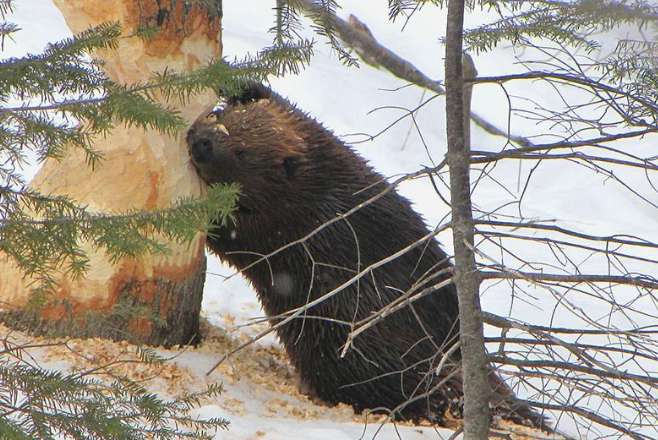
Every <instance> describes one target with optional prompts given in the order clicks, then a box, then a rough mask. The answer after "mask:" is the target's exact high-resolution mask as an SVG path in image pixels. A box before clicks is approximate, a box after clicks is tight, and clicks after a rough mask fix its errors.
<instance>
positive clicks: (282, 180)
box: [187, 86, 310, 210]
mask: <svg viewBox="0 0 658 440" xmlns="http://www.w3.org/2000/svg"><path fill="white" fill-rule="evenodd" d="M304 119H306V116H305V115H304V114H303V113H301V112H299V111H298V110H296V109H294V107H292V105H291V104H289V103H287V101H285V100H283V99H282V98H280V97H279V96H276V95H273V94H272V92H270V90H269V89H267V88H265V87H262V86H252V87H250V88H248V89H247V90H245V91H244V93H243V94H242V95H240V96H239V97H238V98H233V99H231V100H229V101H228V102H227V103H225V104H224V105H223V106H221V107H218V108H216V109H215V110H214V111H212V112H211V113H209V114H207V115H202V116H201V117H200V118H199V119H198V120H197V121H196V122H195V123H194V124H193V125H192V127H191V128H190V130H189V132H188V134H187V145H188V150H189V154H190V158H191V161H192V163H193V164H194V166H195V168H196V169H197V171H198V173H199V176H200V177H201V178H202V179H203V180H204V181H205V182H206V183H208V184H209V185H212V184H215V183H238V184H239V185H240V187H241V192H242V196H241V198H240V206H241V208H248V209H249V210H254V209H258V206H259V205H260V204H263V203H264V204H266V205H267V204H269V203H271V202H274V201H279V202H284V201H285V200H290V198H291V196H293V197H294V194H297V195H299V187H300V185H302V184H303V183H302V182H303V180H304V177H305V175H306V177H309V176H308V173H309V170H308V167H306V166H305V164H307V162H308V157H307V156H308V154H309V146H308V144H307V139H305V136H304V134H303V133H302V131H303V128H304V127H303V125H304V124H303V123H302V121H303V120H304ZM309 120H310V118H309Z"/></svg>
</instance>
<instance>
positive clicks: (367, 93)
mask: <svg viewBox="0 0 658 440" xmlns="http://www.w3.org/2000/svg"><path fill="white" fill-rule="evenodd" d="M341 3H342V4H343V10H342V11H340V15H342V16H346V15H347V14H349V13H353V14H355V15H356V16H357V17H359V18H360V19H361V20H362V21H364V22H365V23H367V25H368V26H369V28H370V30H371V31H372V33H373V34H374V36H375V37H376V38H377V39H378V40H379V41H380V42H381V43H383V44H384V45H386V46H387V47H389V48H391V49H392V50H394V51H395V52H397V53H398V54H399V55H401V56H402V57H404V58H407V59H408V60H410V61H412V62H413V63H414V64H415V65H416V66H417V67H419V68H420V69H421V70H423V71H424V72H425V73H426V74H427V75H428V76H430V77H432V78H436V79H440V78H442V71H443V54H442V45H441V43H440V37H441V35H442V32H443V29H444V27H445V17H444V15H445V14H444V12H442V11H440V10H438V9H436V8H431V7H429V6H426V7H425V8H424V9H423V10H422V11H421V12H420V13H418V14H416V15H415V16H414V18H413V19H412V20H411V21H410V23H409V24H407V25H406V27H404V29H403V24H404V23H403V21H400V22H396V23H393V24H391V23H390V22H389V21H388V18H387V13H386V7H385V5H384V4H378V5H377V7H373V6H372V3H371V2H365V1H359V0H351V1H345V2H341ZM273 4H274V3H273V2H272V1H265V0H250V1H249V2H245V1H243V0H240V1H238V0H224V21H223V29H224V30H223V32H224V33H223V42H224V50H225V53H224V55H225V56H226V57H227V58H229V59H231V58H232V57H238V58H241V57H243V56H244V55H245V53H247V52H251V53H255V52H256V51H258V50H259V49H260V48H262V47H264V46H267V45H269V44H270V43H271V35H269V34H268V33H267V29H269V28H270V27H271V26H272V24H273V23H274V17H273V12H272V7H273ZM482 14H483V13H477V14H475V15H473V16H471V17H470V18H469V20H471V23H477V22H479V21H481V20H482V18H483V15H482ZM11 21H13V22H14V23H17V24H18V25H19V26H20V27H21V28H23V31H22V32H20V33H19V34H18V35H17V36H16V41H15V42H12V41H8V42H6V44H5V48H4V51H3V56H5V57H8V56H19V55H21V54H24V53H26V52H39V51H40V50H41V49H42V48H43V47H44V45H45V44H46V43H47V42H49V41H56V40H58V39H61V38H64V37H66V36H69V35H70V32H69V31H68V29H67V27H66V25H65V23H64V21H63V19H62V17H61V15H60V14H59V12H58V11H57V9H56V8H55V7H54V6H53V5H52V3H51V1H50V0H18V1H17V2H16V11H15V13H14V14H13V15H12V17H11ZM309 35H310V34H309ZM613 40H614V39H613ZM514 63H515V58H514V54H513V52H512V51H511V50H510V49H508V48H503V49H500V50H496V51H494V52H492V53H489V54H485V55H482V56H479V57H476V64H477V67H478V70H479V73H480V75H496V74H502V73H509V72H510V71H511V70H516V71H523V70H524V67H523V66H520V65H516V66H515V65H514ZM402 85H404V83H403V82H402V81H400V80H398V79H397V78H394V77H392V76H391V75H389V74H388V73H386V72H384V71H380V70H377V69H374V68H372V67H370V66H368V65H362V66H361V67H360V68H359V69H355V68H348V67H345V66H343V65H341V64H340V63H339V62H338V61H337V59H336V57H335V56H334V54H332V53H331V50H330V49H329V48H328V47H327V46H326V45H325V44H324V43H323V42H322V41H320V42H319V44H317V45H316V55H315V57H314V59H313V62H312V64H311V67H310V68H309V69H307V70H305V71H304V72H302V73H301V74H300V75H298V76H294V77H293V76H289V77H286V78H281V79H272V86H273V88H274V89H275V90H276V91H277V92H279V93H280V94H282V95H284V96H287V97H288V98H290V99H291V100H292V101H294V102H297V103H298V104H299V106H300V107H301V108H303V109H304V110H306V111H308V112H309V113H310V114H311V115H312V116H314V117H316V118H317V119H318V120H320V121H322V122H323V124H325V125H326V126H327V127H330V128H331V129H332V130H334V132H335V133H336V134H337V135H339V136H341V137H342V138H343V139H345V140H346V141H348V142H351V143H352V144H353V145H354V147H355V148H356V149H357V150H358V151H359V153H360V154H362V155H363V156H364V157H366V158H367V159H368V160H369V161H370V163H371V164H372V165H373V166H374V167H375V168H376V169H377V170H379V171H380V172H381V173H383V174H384V175H386V176H399V175H401V174H402V173H408V172H411V171H415V170H417V169H418V168H419V167H421V166H425V165H432V164H436V163H438V162H440V161H441V160H442V158H443V156H444V154H445V151H446V146H445V142H446V141H445V134H444V132H445V116H444V111H445V109H444V105H445V101H444V100H443V98H438V99H434V100H432V102H430V103H429V104H427V105H425V106H424V107H423V108H422V109H421V110H420V111H419V112H418V113H417V115H416V122H417V124H418V127H419V130H420V132H422V138H423V140H424V142H425V145H424V144H423V142H422V140H421V138H420V137H419V135H418V130H416V129H415V128H414V127H413V125H412V124H411V121H410V120H409V119H408V118H407V119H404V120H403V121H402V122H400V123H399V124H396V125H395V126H393V127H392V128H390V129H389V130H387V131H385V132H383V133H382V134H381V135H379V136H377V137H376V138H375V139H374V140H372V141H362V140H363V139H365V138H366V137H365V136H363V133H368V134H375V133H379V132H380V131H382V130H383V129H384V128H385V127H386V126H387V125H388V124H390V123H391V122H392V121H394V120H395V119H397V118H398V117H400V116H402V115H403V114H405V112H406V111H404V110H400V108H409V109H412V108H415V107H416V106H417V105H418V104H419V103H420V102H421V101H422V100H424V99H427V98H428V97H429V95H428V94H424V93H423V92H422V91H421V90H419V89H418V88H415V87H405V88H400V86H402ZM508 92H509V93H510V95H512V96H522V97H529V96H532V97H533V99H537V100H540V101H541V102H543V103H547V104H552V105H559V97H556V96H555V94H554V93H552V90H551V89H550V88H549V87H547V86H546V85H545V84H541V83H537V82H533V83H515V84H511V85H509V87H508ZM566 93H567V95H568V96H570V97H578V92H577V91H567V92H566ZM506 102H507V101H506V98H505V95H504V93H503V91H502V89H501V88H500V87H498V86H494V85H484V86H480V87H478V88H477V89H476V92H475V93H474V101H473V110H474V111H475V112H477V113H479V114H481V115H482V116H484V117H485V118H487V119H488V120H489V121H491V122H493V123H494V124H496V125H497V126H498V127H501V128H504V127H506V125H507V123H508V121H507V118H508V109H507V104H506ZM517 103H519V101H517ZM392 106H395V107H396V108H392ZM512 126H513V132H514V133H516V134H521V135H533V134H537V133H540V132H544V131H545V129H547V127H537V126H536V124H535V123H534V122H533V121H527V120H522V119H520V118H515V119H514V120H513V125H512ZM542 130H544V131H542ZM356 133H360V134H361V135H357V134H356ZM472 137H473V148H474V149H478V150H487V151H495V150H500V148H502V147H503V145H504V143H505V142H504V140H503V139H501V138H497V137H492V136H489V135H487V134H486V133H484V132H483V131H482V130H481V129H479V128H477V127H475V126H474V127H473V135H472ZM404 139H407V140H406V142H402V141H401V140H404ZM543 140H548V139H543ZM655 142H656V137H655V136H653V137H647V138H645V139H644V140H643V141H632V142H630V141H629V142H621V143H619V144H617V145H618V146H619V147H620V148H625V149H628V151H631V152H633V153H635V154H638V155H640V154H642V153H643V152H646V151H650V150H649V149H653V151H655ZM654 154H655V153H654ZM529 169H530V165H529V163H523V164H521V166H519V164H518V162H516V161H507V162H502V163H501V164H499V165H498V166H497V168H496V170H495V177H496V179H497V181H498V182H500V183H501V184H502V185H505V187H507V188H509V190H510V191H511V192H513V193H515V194H517V195H518V194H519V193H520V191H521V190H522V189H523V182H524V179H523V177H521V179H520V182H521V185H520V186H519V185H518V179H519V173H520V172H521V173H522V176H525V175H526V174H527V173H528V171H529ZM33 172H34V168H30V169H27V170H26V175H28V176H29V175H32V174H33ZM619 173H620V174H619V175H620V176H623V177H624V178H625V179H628V182H630V183H631V184H633V185H637V186H638V187H641V188H643V195H644V196H645V197H647V198H648V199H649V200H651V201H652V202H653V203H657V202H658V197H657V196H656V193H655V192H654V191H652V190H651V188H650V186H649V185H648V183H647V182H646V178H647V177H646V176H644V175H643V173H641V172H640V173H627V172H625V171H619ZM622 173H623V174H622ZM653 184H654V185H656V184H658V182H657V181H656V179H655V177H654V178H653ZM399 190H400V192H401V193H402V194H403V195H405V196H406V197H408V198H410V199H411V200H412V201H413V202H414V206H415V208H416V209H417V210H418V211H420V212H421V213H422V214H423V215H424V216H425V218H426V220H427V222H428V224H429V225H437V224H440V223H441V222H443V221H445V218H446V216H447V214H448V212H449V211H448V207H447V206H446V205H445V204H443V203H442V202H441V201H440V200H439V199H438V198H437V197H436V194H435V193H434V190H433V188H432V186H431V185H430V182H429V181H428V180H427V179H417V180H414V181H410V182H406V183H404V184H402V185H401V187H400V188H399ZM444 194H445V192H444ZM509 200H510V196H509V194H508V193H507V192H506V191H504V190H502V189H501V186H500V185H498V184H495V183H493V182H492V180H488V179H486V178H485V179H484V180H483V181H482V182H481V183H480V184H479V185H478V186H477V188H476V190H475V192H474V202H475V203H476V205H477V206H478V207H479V208H480V209H482V210H483V211H489V210H493V209H495V208H496V207H498V206H501V205H503V204H505V203H507V202H509ZM503 212H506V213H509V214H515V213H517V212H518V211H517V209H516V207H509V208H507V209H505V210H504V211H503ZM522 212H523V215H524V216H525V218H527V219H542V220H543V221H550V220H553V219H556V220H559V222H560V224H561V225H564V226H565V227H571V228H574V229H576V230H579V231H582V232H586V233H590V234H593V235H608V234H615V233H620V232H624V231H632V233H633V234H634V235H637V236H640V237H644V238H646V239H652V240H658V215H656V214H657V213H656V207H655V206H651V205H649V204H648V203H646V202H644V201H642V200H640V199H639V198H638V197H635V196H633V195H632V194H630V193H629V192H628V191H627V190H625V189H624V188H623V187H621V186H620V185H619V184H617V183H615V182H614V181H611V180H610V179H606V178H605V176H602V175H601V174H597V173H594V172H590V171H586V170H585V168H583V167H582V166H579V165H576V164H574V163H567V162H564V161H559V162H558V161H548V163H546V162H544V163H542V165H541V166H540V167H539V168H538V169H537V170H536V172H535V174H534V176H533V180H532V183H531V184H530V185H529V187H528V188H527V192H526V195H525V198H524V205H523V211H522ZM528 235H532V234H530V233H528ZM539 235H541V234H539ZM545 235H547V236H550V234H545ZM439 240H440V241H441V242H442V243H443V245H444V246H445V248H446V249H447V250H448V251H450V248H451V236H450V234H449V233H444V234H442V235H440V236H439ZM509 247H510V249H511V250H513V251H514V252H515V253H517V252H518V253H519V254H520V255H523V257H524V259H526V260H530V261H547V260H552V261H553V262H554V263H555V259H554V257H552V253H551V251H550V250H549V249H548V248H541V247H539V246H536V245H533V246H528V245H527V243H526V242H515V243H513V244H509ZM482 249H483V250H484V252H485V253H487V254H488V255H491V256H492V257H496V258H498V257H499V256H500V251H499V250H498V249H497V248H496V247H495V246H493V245H491V244H488V245H484V246H483V248H482ZM588 255H589V254H588V253H586V252H576V251H574V252H573V254H572V257H573V258H574V263H573V265H575V266H576V267H578V268H579V269H580V270H581V271H582V272H583V273H596V272H597V271H599V272H601V273H605V272H606V267H607V264H608V262H607V261H606V260H604V259H602V258H598V259H596V258H590V257H589V256H588ZM653 257H654V258H655V253H654V255H653ZM505 261H506V262H507V263H508V264H510V265H511V266H512V267H518V266H519V263H518V261H514V257H513V256H511V255H509V254H508V255H506V256H505ZM555 264H557V263H555ZM558 266H560V265H558ZM567 266H568V265H567ZM628 270H629V271H638V272H640V271H644V272H645V273H649V274H654V275H655V274H656V270H655V265H651V264H649V263H646V264H640V263H632V264H630V265H629V268H628ZM551 271H552V270H551ZM227 277H228V278H227ZM530 295H532V296H534V298H533V297H531V296H530ZM616 295H617V297H618V298H621V297H622V296H627V297H628V298H632V295H633V290H632V289H617V291H616ZM562 300H565V301H570V302H571V303H572V307H560V308H556V298H553V297H552V295H551V294H550V293H547V292H544V291H538V290H537V289H531V290H530V292H529V293H528V294H522V293H520V292H518V291H517V292H516V295H515V296H513V295H510V287H509V285H508V284H505V283H500V284H495V285H489V288H488V290H487V291H486V292H485V293H484V294H483V297H482V305H483V309H485V310H487V311H490V312H493V313H497V314H500V315H503V316H507V315H511V316H514V317H516V318H519V319H526V320H529V321H532V322H533V323H535V324H554V325H564V326H571V327H578V326H581V325H584V324H583V316H582V315H584V316H587V317H589V318H591V319H595V320H596V319H600V318H603V317H606V316H608V315H611V320H612V323H613V324H614V325H618V326H619V327H627V326H628V325H629V322H628V321H629V320H628V319H626V318H625V317H624V316H622V315H620V314H618V313H616V312H615V311H614V310H611V308H610V306H609V305H606V304H605V303H603V302H601V301H596V300H592V299H591V298H589V297H583V296H582V295H578V294H577V292H572V293H568V294H565V296H564V298H562ZM642 307H645V308H644V310H647V311H648V313H649V315H648V316H642V315H641V314H636V315H634V316H633V318H634V320H635V321H634V322H635V323H636V325H643V324H646V325H653V324H655V322H656V321H655V319H656V318H655V314H656V312H655V305H652V304H650V302H649V301H648V300H643V301H641V302H640V303H639V304H638V308H639V309H642ZM579 310H582V311H583V312H582V315H581V316H579V315H578V312H579ZM203 315H204V316H205V317H206V318H207V319H208V321H209V322H211V323H212V324H215V325H217V326H220V327H225V328H227V330H228V331H229V332H231V334H233V335H239V334H249V335H253V334H255V333H256V332H257V331H258V330H259V329H262V324H259V325H249V324H250V323H251V322H252V320H254V319H258V318H261V317H262V310H261V309H260V305H259V303H258V299H257V298H256V296H255V294H254V292H253V289H252V288H251V287H250V286H249V283H248V282H247V281H246V280H245V279H243V278H242V277H241V276H240V275H239V274H238V275H236V274H234V271H233V269H231V268H229V267H227V266H225V265H223V264H222V263H221V262H219V261H218V260H217V259H216V258H212V257H211V259H210V262H209V269H208V278H207V283H206V287H205V290H204V301H203ZM488 332H489V333H490V334H493V333H491V329H489V330H488ZM259 344H262V345H263V346H274V347H277V346H278V343H277V341H276V339H275V338H274V337H273V336H272V335H269V336H267V337H266V338H264V339H263V340H261V341H259ZM221 354H222V353H216V356H213V355H212V354H210V353H205V354H204V355H200V354H198V353H191V354H190V353H185V354H183V355H182V356H181V357H179V358H178V359H177V361H176V362H179V363H182V364H184V365H186V366H187V367H189V368H190V369H191V370H192V371H194V372H195V373H196V374H198V376H199V377H202V376H203V374H204V373H205V371H206V370H207V369H208V368H209V366H210V365H212V364H213V363H214V362H215V360H216V359H217V358H218V357H219V356H220V355H221ZM645 368H647V369H648V371H653V372H654V373H655V372H656V371H657V370H658V366H656V365H651V364H646V365H645ZM224 397H226V398H234V399H238V400H241V401H244V402H251V404H252V406H251V407H249V409H248V410H247V411H246V412H245V413H244V414H238V413H236V412H234V413H227V412H226V409H225V408H224V407H221V406H219V405H215V404H208V405H206V406H204V407H202V408H201V409H200V410H199V414H200V415H207V416H218V415H219V416H227V417H228V418H229V419H230V420H231V427H230V430H229V431H227V432H222V433H218V435H217V437H216V438H217V439H238V440H239V439H251V438H263V439H267V440H274V439H288V438H304V439H317V440H328V439H336V440H338V439H356V438H371V437H372V436H373V434H374V430H375V429H377V428H378V425H376V424H375V425H372V424H371V425H368V427H367V432H364V426H363V424H361V423H355V422H350V421H345V420H339V421H334V420H331V418H330V417H326V418H322V417H320V418H318V419H315V420H305V421H300V420H298V419H294V418H291V417H284V416H280V415H279V416H274V417H273V416H271V415H270V416H268V415H266V414H265V413H264V412H263V408H262V407H263V405H264V402H265V397H263V396H262V395H258V394H257V393H254V389H252V386H251V384H249V383H240V382H238V383H236V384H233V385H230V386H228V387H227V391H226V393H225V395H224V396H223V397H220V399H222V398H224ZM561 427H562V428H563V429H567V430H569V429H570V426H569V425H568V424H567V425H565V426H561ZM383 429H384V431H382V432H380V433H379V434H378V435H379V437H378V438H396V437H398V438H402V439H405V440H406V439H421V438H423V439H427V438H442V437H441V436H444V437H445V438H447V437H448V436H449V433H448V432H447V431H445V430H440V431H435V430H433V429H431V428H421V427H413V428H412V427H400V428H399V432H397V433H396V432H395V431H394V427H393V426H392V425H390V424H389V425H386V426H385V427H384V428H383ZM259 432H260V433H259ZM261 434H262V435H261Z"/></svg>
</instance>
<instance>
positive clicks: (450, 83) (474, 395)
mask: <svg viewBox="0 0 658 440" xmlns="http://www.w3.org/2000/svg"><path fill="white" fill-rule="evenodd" d="M463 26H464V0H450V2H449V3H448V24H447V30H446V56H445V60H446V61H445V70H446V75H445V78H446V115H447V137H448V166H449V167H450V199H451V205H452V232H453V240H454V248H455V275H454V280H455V285H456V287H457V293H458V295H459V331H460V345H461V354H462V376H463V383H464V438H465V439H466V440H482V439H487V438H488V435H489V399H490V394H491V390H490V386H489V380H488V374H489V370H488V363H487V355H486V352H485V349H484V336H483V326H482V319H481V309H480V293H479V287H480V280H479V274H478V271H477V268H476V266H475V255H474V253H473V243H474V241H473V214H472V210H471V209H472V206H471V185H470V154H469V151H470V135H469V125H470V118H469V117H468V116H467V115H469V114H470V88H466V89H465V88H464V72H463V70H464V69H462V50H463V49H462V36H463ZM464 64H465V65H466V66H471V67H472V61H471V63H470V65H469V64H468V63H467V62H465V63H464ZM466 70H470V71H471V72H470V74H471V75H473V76H474V75H475V72H474V70H475V69H474V68H471V69H466Z"/></svg>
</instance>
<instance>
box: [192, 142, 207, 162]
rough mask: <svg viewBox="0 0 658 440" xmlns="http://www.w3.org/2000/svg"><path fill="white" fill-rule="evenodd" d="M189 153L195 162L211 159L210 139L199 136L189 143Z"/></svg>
mask: <svg viewBox="0 0 658 440" xmlns="http://www.w3.org/2000/svg"><path fill="white" fill-rule="evenodd" d="M190 155H191V156H192V159H193V160H194V161H195V162H196V163H203V162H208V161H210V160H211V159H212V141H211V140H210V139H209V138H207V137H205V136H200V137H198V138H196V139H194V140H192V142H191V143H190Z"/></svg>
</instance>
